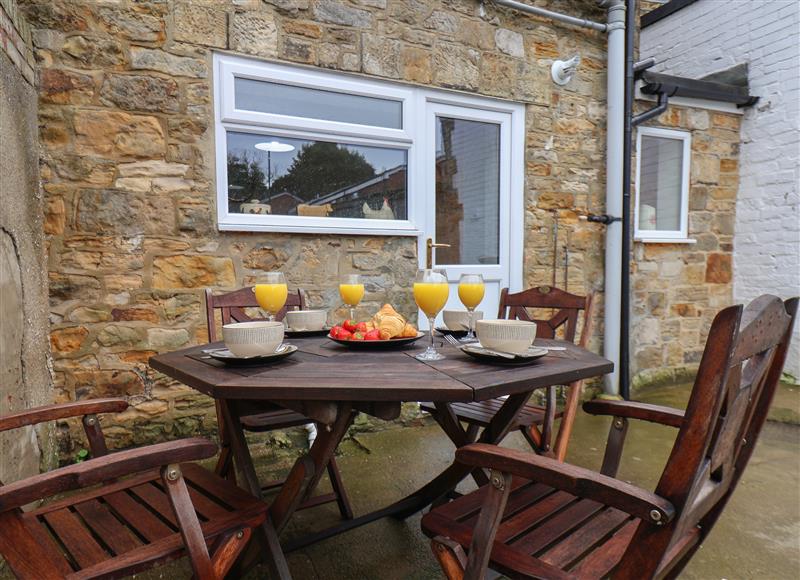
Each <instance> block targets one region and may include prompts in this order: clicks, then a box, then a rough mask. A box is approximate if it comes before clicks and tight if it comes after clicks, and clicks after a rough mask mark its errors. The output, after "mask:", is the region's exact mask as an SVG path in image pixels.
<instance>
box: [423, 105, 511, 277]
mask: <svg viewBox="0 0 800 580" xmlns="http://www.w3.org/2000/svg"><path fill="white" fill-rule="evenodd" d="M499 230H500V125H497V124H495V123H484V122H480V121H467V120H464V119H452V118H449V117H437V118H436V241H437V242H439V243H444V244H449V245H450V247H449V248H439V249H438V250H437V251H436V263H437V264H498V263H499V253H500V231H499Z"/></svg>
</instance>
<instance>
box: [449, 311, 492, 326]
mask: <svg viewBox="0 0 800 580" xmlns="http://www.w3.org/2000/svg"><path fill="white" fill-rule="evenodd" d="M442 318H443V319H444V325H445V326H446V327H447V328H448V330H469V326H468V325H469V312H467V311H466V310H444V311H442ZM482 318H483V312H482V311H480V310H476V311H475V312H474V313H473V315H472V321H473V324H475V321H476V320H480V319H482Z"/></svg>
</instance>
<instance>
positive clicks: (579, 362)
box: [150, 337, 613, 550]
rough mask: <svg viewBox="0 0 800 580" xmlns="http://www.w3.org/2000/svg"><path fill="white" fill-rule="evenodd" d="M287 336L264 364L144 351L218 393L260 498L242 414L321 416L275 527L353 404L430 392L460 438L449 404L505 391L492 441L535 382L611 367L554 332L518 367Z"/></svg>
mask: <svg viewBox="0 0 800 580" xmlns="http://www.w3.org/2000/svg"><path fill="white" fill-rule="evenodd" d="M424 340H426V339H422V340H421V341H420V343H421V342H423V341H424ZM290 342H291V343H292V344H295V345H297V346H298V348H299V351H298V352H296V353H295V354H294V355H292V356H291V357H288V358H286V359H283V360H281V361H280V362H277V363H274V364H270V365H265V366H252V367H234V366H225V365H224V364H222V363H220V362H217V361H215V360H214V359H211V358H210V357H208V356H207V355H206V354H204V352H203V351H204V350H205V349H208V348H211V347H214V346H219V345H203V346H196V347H191V348H187V349H183V350H179V351H175V352H171V353H166V354H161V355H158V356H155V357H153V358H151V359H150V365H151V366H152V367H153V368H154V369H156V370H158V371H160V372H162V373H164V374H166V375H168V376H170V377H172V378H174V379H177V380H178V381H180V382H182V383H184V384H186V385H188V386H190V387H192V388H194V389H196V390H198V391H200V392H202V393H205V394H207V395H210V396H211V397H214V398H215V399H218V400H220V401H221V402H222V409H223V413H224V422H225V424H226V429H227V432H228V436H229V438H230V442H231V449H232V452H233V455H234V462H235V464H236V467H237V469H238V470H239V472H240V474H241V476H242V477H243V482H244V485H245V486H246V488H247V489H248V490H249V491H250V492H251V493H253V494H254V495H255V496H257V497H261V487H260V485H259V482H258V479H257V477H256V472H255V468H254V466H253V461H252V458H251V456H250V452H249V450H248V448H247V444H246V442H245V437H244V431H243V430H242V426H241V423H240V421H239V418H240V417H242V416H244V415H247V414H253V413H257V412H263V411H266V410H271V409H275V408H278V407H283V408H287V409H291V410H294V411H298V412H300V413H303V414H304V415H306V416H307V417H310V418H311V419H313V420H315V421H317V422H319V423H320V424H321V428H320V429H319V432H318V435H317V438H316V440H315V441H314V443H313V445H312V446H311V448H310V450H309V452H308V454H307V455H306V456H304V457H302V458H300V459H299V460H298V461H297V462H296V463H295V465H294V466H293V468H292V470H291V472H290V473H289V476H288V477H287V479H286V482H285V483H284V485H283V486H282V487H281V489H280V491H279V492H278V494H277V496H276V497H275V498H274V500H273V501H272V504H271V506H270V514H271V516H272V521H273V523H274V525H275V528H276V529H277V530H278V531H279V532H280V530H282V529H283V528H284V527H285V525H286V523H287V521H288V520H289V518H290V517H291V515H292V513H293V512H294V511H295V510H296V509H297V507H298V506H299V505H300V503H301V502H302V501H303V500H304V498H306V496H307V495H308V494H309V493H310V492H311V491H312V490H313V489H314V487H315V486H316V484H317V482H318V481H319V479H320V477H321V476H322V474H323V473H324V472H325V467H326V465H327V463H328V461H329V459H330V458H331V456H332V455H333V453H334V452H335V450H336V447H337V446H338V445H339V442H340V441H341V440H342V438H343V437H344V436H345V435H346V433H347V429H348V428H349V427H350V425H351V424H352V422H353V420H354V418H355V416H356V414H357V413H358V412H362V413H368V414H370V415H373V416H375V417H378V418H381V419H385V420H392V419H396V418H397V417H398V416H399V415H400V404H401V403H402V402H404V401H431V402H433V403H434V404H435V405H436V407H437V409H438V410H439V411H440V413H441V415H442V416H443V417H445V420H443V421H441V423H442V426H443V428H444V429H445V430H446V431H447V434H448V436H449V437H450V438H451V439H452V440H453V441H460V440H463V441H464V442H466V432H465V431H464V429H463V428H462V427H461V425H460V424H459V423H458V421H457V419H456V418H455V415H454V414H453V412H452V410H451V409H450V406H449V404H450V403H454V402H469V401H483V400H486V399H491V398H494V397H499V396H507V399H506V400H505V403H504V404H503V405H502V407H501V408H500V410H499V411H498V412H497V414H496V415H495V417H494V419H493V420H492V421H491V422H490V424H489V425H488V427H486V429H485V430H484V431H483V433H482V434H481V436H480V438H479V441H480V442H482V443H490V444H497V443H499V442H500V440H501V439H503V437H505V435H506V434H507V433H508V431H509V429H510V427H511V425H512V422H513V420H514V418H515V417H516V416H517V414H518V413H519V412H520V411H521V410H522V408H523V407H524V405H525V403H526V402H527V400H528V398H529V397H530V395H531V393H532V392H533V391H534V390H536V389H540V388H543V387H548V386H552V385H561V384H569V383H571V382H572V381H576V380H579V379H586V378H590V377H595V376H599V375H603V374H606V373H609V372H611V370H612V369H613V364H612V363H611V362H610V361H608V360H606V359H604V358H602V357H600V356H598V355H595V354H593V353H591V352H589V351H587V350H584V349H582V348H579V347H577V346H575V345H573V344H572V343H568V342H562V341H553V340H537V341H536V344H537V345H540V346H559V347H564V348H565V350H560V351H551V352H550V353H549V354H548V355H547V356H545V357H543V358H542V359H539V361H537V362H536V363H534V364H529V365H525V366H519V365H508V364H496V365H495V364H486V363H485V362H480V361H477V360H475V359H472V358H470V357H469V356H467V355H466V354H464V353H462V352H460V351H458V350H457V349H455V348H454V347H452V346H449V345H447V344H446V343H445V344H443V345H442V346H441V349H440V350H441V352H442V353H443V354H445V355H446V358H445V359H444V360H441V361H435V362H421V361H418V360H417V359H415V358H414V355H415V354H416V353H418V352H419V351H420V347H419V346H418V345H411V346H409V347H405V348H403V349H400V350H380V351H364V350H351V349H349V348H347V347H344V346H341V345H338V344H336V343H334V342H332V341H330V340H328V339H327V338H324V337H322V338H304V339H292V340H291V341H290ZM470 471H471V470H470V468H469V467H466V466H464V465H461V464H456V463H455V462H454V463H453V464H452V465H450V466H449V467H448V468H447V469H445V470H444V471H443V472H442V473H440V474H439V475H438V476H436V477H434V478H433V479H432V480H431V481H430V482H429V483H427V484H426V485H425V486H423V487H422V488H420V489H418V490H417V491H415V492H414V493H412V494H411V495H409V496H408V497H406V498H404V499H402V500H400V501H398V502H396V503H394V504H392V505H390V506H388V507H386V508H383V509H381V510H378V511H376V512H372V513H370V514H366V515H363V516H360V517H357V518H355V519H352V520H347V521H344V522H342V523H340V524H338V525H337V526H334V527H332V528H329V529H327V530H324V531H322V532H319V533H316V534H313V535H312V536H309V537H306V538H303V539H301V540H300V541H299V542H295V543H293V544H290V545H287V546H284V547H285V549H287V550H292V549H296V548H298V547H301V546H304V545H308V544H309V543H312V542H314V541H319V540H321V539H324V538H327V537H330V536H332V535H335V534H337V533H340V532H342V531H345V530H348V529H352V528H354V527H356V526H360V525H363V524H365V523H368V522H371V521H374V520H376V519H379V518H382V517H386V516H394V517H396V518H405V517H407V516H409V515H411V514H413V513H415V512H417V511H419V510H421V509H423V508H424V507H425V506H427V505H429V504H431V503H432V502H434V501H436V500H437V499H439V498H441V497H443V496H445V495H446V494H448V493H450V492H451V491H452V490H453V489H455V487H456V486H457V485H458V483H459V482H460V481H461V480H462V479H464V478H465V477H467V476H468V475H469V474H470Z"/></svg>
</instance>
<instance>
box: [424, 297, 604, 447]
mask: <svg viewBox="0 0 800 580" xmlns="http://www.w3.org/2000/svg"><path fill="white" fill-rule="evenodd" d="M593 304H594V298H593V295H592V294H589V295H588V296H578V295H576V294H569V293H568V292H564V291H563V290H559V289H558V288H552V287H550V286H539V287H536V288H530V289H528V290H525V291H523V292H517V293H514V294H511V293H509V291H508V288H503V291H502V292H501V294H500V308H499V312H498V315H497V317H498V318H512V319H514V318H516V319H519V320H529V321H533V322H536V336H537V338H556V337H558V338H562V339H563V340H568V341H570V342H574V341H575V337H576V335H577V332H578V320H579V319H580V318H581V316H580V314H581V311H583V317H582V318H583V327H582V330H581V333H580V338H579V340H578V346H580V347H582V348H586V347H587V346H588V344H589V340H590V338H591V335H592V314H593V311H594V308H593ZM528 309H537V310H542V309H546V310H549V311H551V316H550V317H548V318H536V317H535V316H532V315H531V313H530V311H529V310H528ZM559 332H560V333H561V334H560V335H559V334H558V333H559ZM582 391H583V381H575V382H574V383H571V384H570V385H568V386H567V400H566V402H565V404H564V408H563V409H562V410H561V411H558V410H557V409H556V406H557V403H556V387H550V388H548V389H547V391H546V398H545V401H546V403H545V406H541V405H536V404H533V403H528V404H527V405H525V408H524V409H523V410H522V411H521V412H520V414H519V416H518V417H517V418H516V420H515V424H514V425H513V426H512V430H513V429H519V430H520V431H521V432H522V434H523V435H524V436H525V438H526V439H527V440H528V442H529V443H530V444H531V446H532V447H533V448H534V449H535V450H536V451H537V452H538V453H542V454H545V455H550V456H553V457H556V458H557V459H558V460H559V461H563V460H564V457H565V456H566V454H567V445H568V443H569V438H570V435H571V433H572V425H573V424H574V422H575V413H576V412H577V410H578V402H579V401H580V397H581V392H582ZM504 402H505V401H504V400H502V399H489V400H488V401H478V402H474V403H454V404H452V405H450V407H451V409H452V410H453V413H454V415H455V418H456V419H457V420H458V421H463V422H464V423H467V424H468V425H469V428H468V430H467V437H468V438H469V440H470V441H475V440H476V439H477V436H478V432H479V430H480V429H482V428H485V427H486V426H487V425H488V424H489V422H490V421H491V420H492V418H493V417H494V415H495V413H497V411H498V410H499V409H500V407H501V406H502V405H503V403H504ZM420 408H421V409H423V410H424V411H427V412H428V413H430V414H431V415H433V417H434V418H435V419H436V420H437V421H440V422H441V421H442V418H441V417H439V415H438V411H437V409H436V407H435V406H434V405H432V404H430V403H420ZM557 418H561V425H560V427H559V430H558V434H557V435H556V436H555V444H553V432H552V429H551V427H552V425H553V422H554V420H555V419H557ZM445 432H447V430H445Z"/></svg>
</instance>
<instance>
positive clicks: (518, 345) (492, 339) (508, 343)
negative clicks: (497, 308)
mask: <svg viewBox="0 0 800 580" xmlns="http://www.w3.org/2000/svg"><path fill="white" fill-rule="evenodd" d="M475 334H477V335H478V340H480V341H481V345H482V346H484V347H486V348H488V349H491V350H498V351H500V352H510V353H514V354H521V353H523V352H525V351H526V350H528V348H530V346H531V345H532V344H533V339H534V338H536V323H535V322H527V321H525V320H479V321H478V322H477V323H476V325H475Z"/></svg>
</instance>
